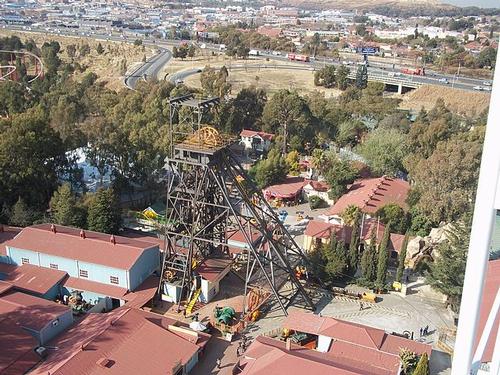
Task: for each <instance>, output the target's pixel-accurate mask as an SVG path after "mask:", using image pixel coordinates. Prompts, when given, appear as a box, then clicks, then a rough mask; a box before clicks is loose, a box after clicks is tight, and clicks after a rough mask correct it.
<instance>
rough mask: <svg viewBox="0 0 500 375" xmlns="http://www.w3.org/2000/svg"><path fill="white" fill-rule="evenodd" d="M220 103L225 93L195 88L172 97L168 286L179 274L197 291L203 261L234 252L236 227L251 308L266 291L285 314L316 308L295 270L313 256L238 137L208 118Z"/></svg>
mask: <svg viewBox="0 0 500 375" xmlns="http://www.w3.org/2000/svg"><path fill="white" fill-rule="evenodd" d="M217 104H218V99H217V98H212V99H208V100H196V99H194V98H193V96H192V95H187V96H183V97H178V98H173V99H171V100H170V126H171V128H170V130H171V141H172V143H171V144H172V149H171V154H170V156H169V157H168V158H167V159H166V168H167V171H168V176H169V177H168V186H167V193H166V196H167V199H166V221H165V223H166V224H165V225H166V228H165V234H166V249H165V254H164V260H163V265H162V273H161V281H160V290H161V288H162V285H163V283H164V282H169V280H172V278H174V277H175V278H176V279H177V282H178V283H180V285H181V288H182V292H181V293H183V297H184V298H186V297H187V296H188V295H189V293H190V291H191V292H192V290H193V289H191V288H192V287H191V286H192V285H193V281H194V273H193V269H194V268H195V267H196V265H197V264H199V262H201V261H203V260H204V259H206V258H210V257H217V256H220V254H223V253H225V252H227V245H228V242H227V241H228V234H230V233H234V232H236V231H241V233H242V234H243V236H244V239H245V241H246V243H247V244H248V245H247V246H248V248H247V250H246V252H245V253H244V257H245V260H246V272H245V277H244V278H245V307H244V308H245V311H244V312H245V313H246V312H250V311H252V310H253V309H254V308H255V305H256V302H257V301H256V296H260V297H262V296H264V295H265V296H267V297H270V298H272V297H274V299H275V301H276V302H277V304H278V305H279V307H280V308H281V309H282V310H283V311H284V313H285V314H286V309H287V308H288V306H290V305H291V304H292V303H294V304H297V305H300V306H303V307H307V308H311V309H314V307H315V306H314V303H313V301H312V299H311V297H310V295H309V293H308V292H307V291H306V289H305V288H304V286H303V285H302V283H301V281H300V280H298V279H297V277H296V274H295V268H296V267H297V266H305V265H307V262H308V261H307V258H306V257H305V255H304V253H303V251H302V249H301V248H300V247H299V246H298V245H297V244H296V242H295V241H294V239H293V238H292V237H291V236H290V234H289V233H288V231H287V230H286V229H285V228H284V226H283V225H282V223H281V222H280V221H279V219H278V217H277V215H276V214H275V212H274V211H273V209H272V208H271V207H270V206H269V204H268V203H267V201H266V200H265V199H264V197H263V195H262V192H261V191H260V190H259V189H258V188H257V187H256V186H255V185H254V184H253V182H252V180H251V179H250V178H249V177H248V176H247V174H246V172H245V171H244V169H243V168H242V166H241V165H240V164H239V162H238V161H237V159H236V157H235V156H234V154H233V153H232V151H231V149H230V146H231V144H233V143H235V140H234V139H231V137H229V136H224V135H221V134H219V133H218V132H217V130H215V129H214V128H212V127H209V126H204V127H203V126H202V125H201V121H202V116H203V112H204V111H205V110H208V109H209V108H211V107H212V106H214V105H217ZM183 111H184V112H183ZM182 112H183V113H182ZM186 114H188V115H186ZM176 116H177V119H178V122H177V123H176V124H175V125H174V119H175V118H176ZM187 118H190V120H186V119H187ZM252 294H253V295H252ZM258 298H259V297H257V299H258ZM261 302H262V301H259V303H261ZM179 303H180V302H179Z"/></svg>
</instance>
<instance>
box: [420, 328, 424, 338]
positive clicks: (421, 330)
mask: <svg viewBox="0 0 500 375" xmlns="http://www.w3.org/2000/svg"><path fill="white" fill-rule="evenodd" d="M423 332H424V330H423V329H422V327H420V337H422V333H423Z"/></svg>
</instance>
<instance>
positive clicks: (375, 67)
mask: <svg viewBox="0 0 500 375" xmlns="http://www.w3.org/2000/svg"><path fill="white" fill-rule="evenodd" d="M8 28H9V29H11V30H20V31H30V32H38V33H44V34H47V33H54V34H57V35H63V36H73V37H89V38H94V39H100V40H111V41H122V42H133V41H134V40H135V39H136V38H135V37H125V36H123V35H116V34H112V35H111V34H89V33H82V32H79V31H77V30H64V29H63V30H60V31H59V32H54V31H53V30H44V29H33V28H32V29H31V30H25V29H23V27H22V26H16V25H8ZM138 38H139V39H141V40H142V42H143V43H144V44H147V45H150V46H157V47H158V48H161V49H165V50H167V51H168V49H167V48H169V47H171V46H173V45H175V44H179V43H180V41H177V40H176V41H165V40H158V39H155V38H142V37H138ZM206 48H207V49H208V50H210V51H218V50H219V48H218V45H216V44H208V43H207V44H206ZM170 57H171V55H168V57H167V53H165V54H164V55H162V57H161V58H159V59H158V61H156V62H153V63H151V64H149V62H147V63H146V65H151V66H149V67H148V66H143V67H140V68H139V69H138V71H137V73H138V74H133V76H138V75H140V74H146V75H147V76H156V74H157V73H158V72H159V71H160V70H161V68H162V66H163V65H165V64H167V63H168V61H169V59H170ZM260 58H265V59H269V60H276V61H288V59H287V57H286V56H284V55H278V56H277V55H275V54H273V53H266V52H264V51H262V52H261V53H260ZM162 64H163V65H162ZM302 64H303V65H304V66H309V67H313V68H315V69H319V68H321V67H323V66H325V65H330V64H331V65H340V64H341V62H339V61H337V60H333V59H328V58H322V57H318V58H316V59H315V60H314V61H312V62H309V63H302ZM349 68H350V69H351V70H354V69H355V68H356V66H353V65H351V66H349ZM400 69H401V67H400V66H397V65H396V66H395V70H394V71H393V70H392V64H390V63H387V64H384V63H380V62H372V63H370V67H368V72H369V74H370V75H376V76H387V77H388V78H391V80H394V79H399V80H401V81H403V82H404V81H407V80H411V81H414V82H416V83H420V84H428V85H437V86H445V87H450V86H453V87H455V88H460V89H464V90H470V91H472V90H474V87H476V86H483V87H484V86H485V85H484V84H483V82H484V81H485V80H483V79H475V78H469V77H458V78H457V77H455V76H453V75H449V74H442V73H439V72H434V71H432V70H427V75H426V76H412V75H406V74H400V73H398V71H399V70H400ZM185 72H186V73H184V72H183V73H182V74H180V75H176V76H175V77H177V78H175V79H174V80H173V81H172V80H171V79H169V80H171V81H172V82H174V83H175V80H177V79H183V78H182V77H187V76H189V75H191V74H196V72H190V73H187V72H189V70H187V71H185ZM392 73H394V74H395V76H394V77H389V74H391V75H392ZM185 74H187V75H185ZM141 77H142V76H139V77H131V78H130V79H129V80H128V81H129V84H130V86H131V87H133V86H135V84H136V83H137V80H138V79H140V78H141ZM444 80H446V81H445V82H444Z"/></svg>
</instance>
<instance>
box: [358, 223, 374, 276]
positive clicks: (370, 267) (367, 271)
mask: <svg viewBox="0 0 500 375" xmlns="http://www.w3.org/2000/svg"><path fill="white" fill-rule="evenodd" d="M361 271H362V273H363V279H365V280H366V281H369V282H374V281H375V279H376V277H377V234H376V228H375V227H374V228H373V230H372V232H371V235H370V243H369V244H365V250H364V252H363V255H362V256H361Z"/></svg>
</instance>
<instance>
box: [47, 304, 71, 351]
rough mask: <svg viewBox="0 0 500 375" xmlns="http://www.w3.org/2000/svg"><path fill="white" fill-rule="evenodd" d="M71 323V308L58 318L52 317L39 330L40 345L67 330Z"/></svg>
mask: <svg viewBox="0 0 500 375" xmlns="http://www.w3.org/2000/svg"><path fill="white" fill-rule="evenodd" d="M71 324H73V313H72V311H71V309H68V311H67V312H65V313H64V314H63V315H60V316H59V318H58V319H54V320H53V321H51V322H50V323H49V324H47V325H46V326H45V327H43V328H42V329H41V330H40V337H39V340H40V345H45V344H46V343H47V342H48V341H50V340H51V339H52V338H54V337H55V336H57V335H58V334H60V333H61V332H63V331H65V330H67V329H68V328H69V326H70V325H71Z"/></svg>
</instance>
